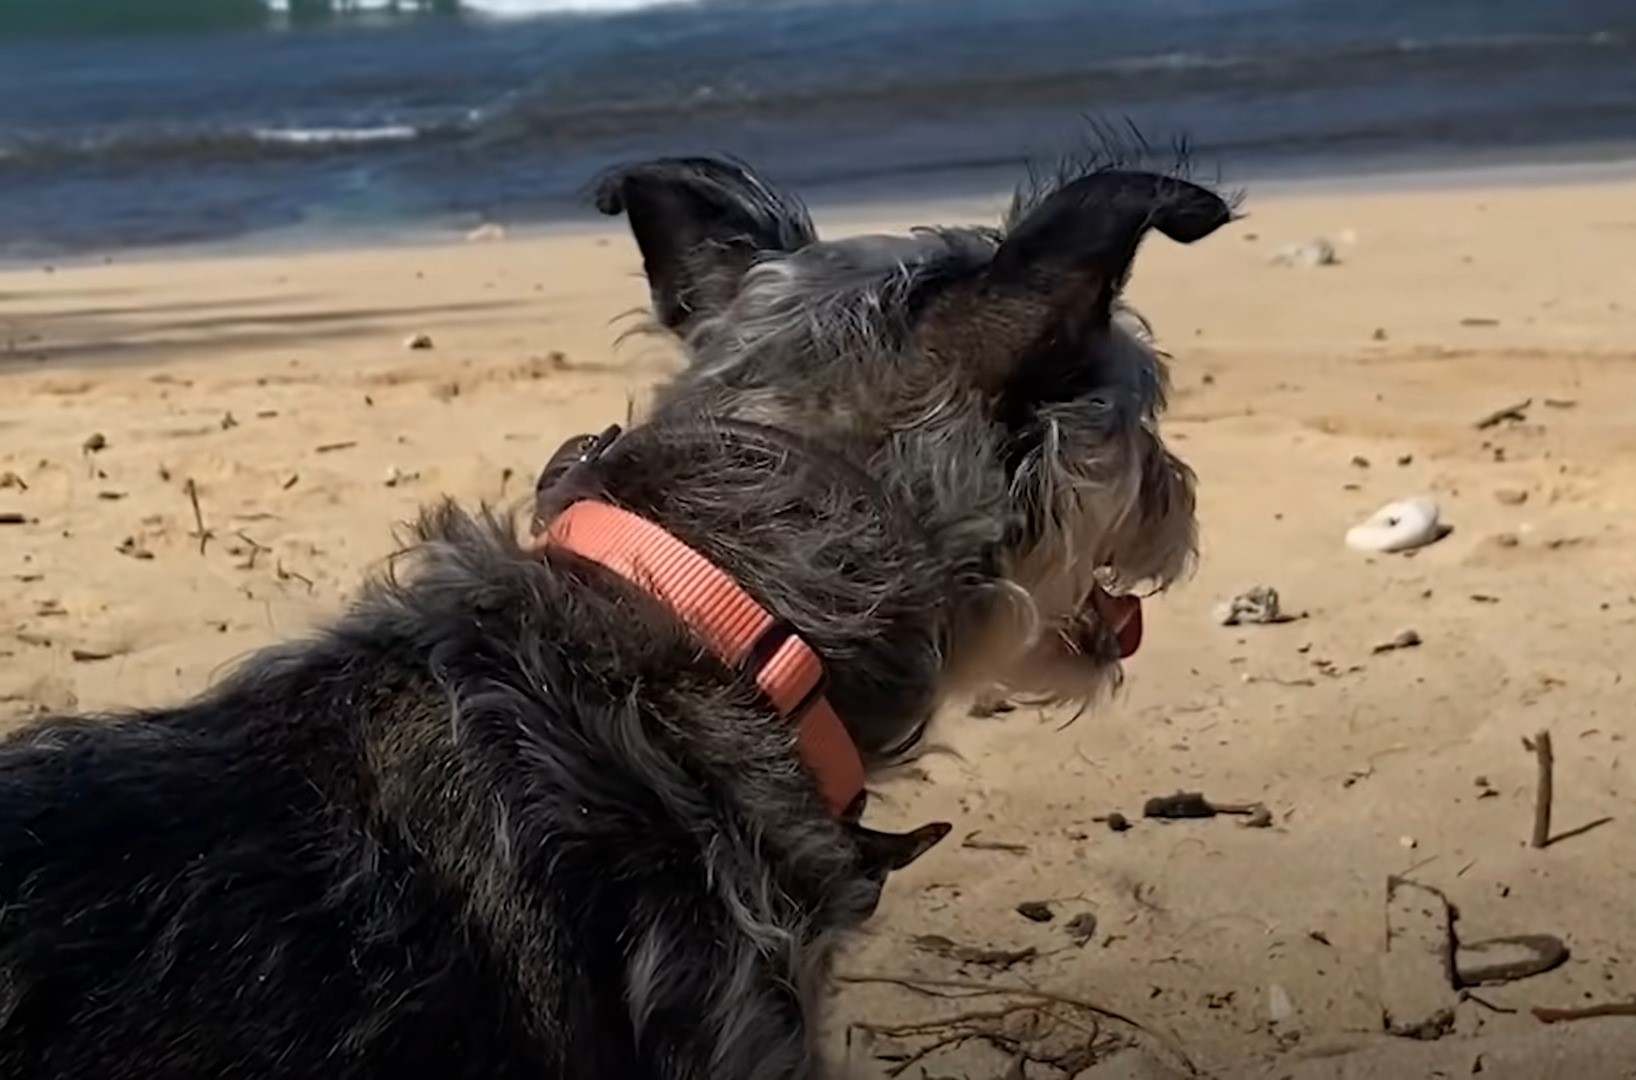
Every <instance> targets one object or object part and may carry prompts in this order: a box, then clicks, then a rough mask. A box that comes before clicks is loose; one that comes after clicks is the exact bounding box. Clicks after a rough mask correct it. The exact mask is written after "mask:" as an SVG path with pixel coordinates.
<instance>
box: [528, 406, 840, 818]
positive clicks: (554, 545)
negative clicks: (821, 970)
mask: <svg viewBox="0 0 1636 1080" xmlns="http://www.w3.org/2000/svg"><path fill="white" fill-rule="evenodd" d="M609 434H611V433H609ZM607 444H608V436H607V435H604V436H603V437H602V438H600V439H598V440H597V441H596V442H595V443H593V444H592V453H594V451H595V448H596V447H598V446H605V445H607ZM592 453H582V454H581V455H580V457H579V459H578V460H577V461H576V462H575V464H576V465H577V466H579V467H584V466H586V465H589V464H591V463H592V462H593V461H594V457H593V456H592ZM535 545H536V547H537V548H538V549H540V550H541V551H545V550H555V551H565V552H570V553H572V554H574V555H578V556H580V557H581V558H584V559H589V560H590V561H592V562H595V563H597V564H599V565H601V566H603V567H604V568H606V569H608V570H611V571H613V572H614V573H616V574H618V575H619V576H620V577H622V578H624V579H625V580H626V581H628V582H629V583H630V584H632V585H634V586H636V587H637V588H640V589H642V590H644V591H645V592H647V593H649V594H650V595H651V596H653V597H654V598H655V599H656V600H658V601H660V602H661V603H663V604H664V605H665V606H666V607H668V608H670V610H671V611H672V612H673V613H674V614H675V615H676V617H677V618H678V619H680V620H681V621H682V623H683V624H684V625H686V626H687V627H688V629H689V630H690V631H691V632H692V633H693V634H694V636H696V637H697V638H698V639H699V640H700V641H701V642H703V643H704V644H705V645H706V646H707V647H708V648H709V649H710V651H711V652H712V653H714V654H715V656H716V657H717V658H718V659H719V660H721V661H722V662H723V663H725V664H727V665H728V666H729V667H732V668H735V669H737V670H739V671H741V672H743V673H744V674H745V675H746V676H748V677H750V678H752V679H754V680H755V682H756V685H757V686H758V687H759V688H760V689H761V691H762V693H763V694H765V695H766V697H767V700H768V701H770V702H772V704H773V706H774V708H776V709H777V710H778V712H779V715H781V716H782V717H784V719H785V720H787V721H788V722H789V723H790V724H791V725H793V726H794V727H795V729H796V733H797V746H798V748H799V750H800V754H801V758H802V760H803V761H804V762H805V763H806V765H807V767H808V768H809V769H810V770H811V771H812V773H813V776H814V778H815V779H816V781H817V783H818V790H819V794H820V795H821V796H822V798H823V800H824V803H825V805H826V806H827V807H828V808H829V811H830V813H831V814H832V815H834V816H835V817H836V818H845V817H846V816H847V814H848V813H849V811H851V810H852V808H853V807H854V806H856V805H858V800H859V799H860V798H861V797H862V796H863V791H864V788H863V775H864V774H863V760H862V759H861V758H860V757H859V756H858V749H857V746H856V745H855V744H854V743H853V742H852V737H851V735H849V734H848V733H847V730H846V727H845V726H844V725H843V724H842V723H841V720H840V718H839V717H838V716H836V714H835V710H834V708H833V706H831V705H830V703H829V701H828V699H827V698H826V697H825V696H824V678H825V672H824V664H823V660H822V659H821V658H820V657H819V656H818V654H817V653H816V652H814V651H813V649H812V647H811V646H810V645H808V644H807V643H806V642H805V641H803V640H802V639H801V636H800V635H799V634H798V633H796V632H795V628H794V627H792V626H791V625H790V624H789V623H787V622H785V621H784V620H782V619H779V618H777V617H775V616H773V615H772V614H770V613H769V612H768V611H767V610H766V609H765V608H763V607H762V606H761V605H760V604H759V603H757V602H756V600H755V598H754V597H752V596H750V595H749V594H748V593H746V592H745V591H744V590H743V589H742V588H740V587H739V585H738V583H737V582H736V581H734V580H733V578H732V575H731V574H728V573H727V572H726V571H724V570H722V569H721V568H720V567H718V566H716V565H715V564H714V563H712V562H710V560H709V559H707V558H705V557H704V556H703V555H700V554H699V553H698V552H697V551H694V550H693V549H692V548H690V547H688V546H687V545H686V544H684V543H683V542H682V541H680V540H678V539H677V538H676V537H675V536H673V535H671V534H670V533H669V532H667V531H666V530H665V529H664V528H662V527H660V526H659V525H656V524H654V523H653V522H651V521H648V520H646V519H645V518H642V517H639V516H637V515H636V514H633V513H630V512H629V511H627V510H621V509H620V508H619V507H617V506H614V505H612V504H610V503H607V502H603V501H601V500H597V499H585V500H581V501H578V502H575V503H573V504H572V505H570V506H568V507H567V509H565V510H563V511H562V512H561V513H559V514H557V515H556V516H555V517H554V518H552V520H551V521H550V522H549V523H547V524H546V526H545V528H544V529H543V530H542V531H541V532H540V533H539V534H538V535H537V536H536V538H535Z"/></svg>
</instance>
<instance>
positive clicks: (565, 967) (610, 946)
mask: <svg viewBox="0 0 1636 1080" xmlns="http://www.w3.org/2000/svg"><path fill="white" fill-rule="evenodd" d="M599 202H600V205H601V206H602V208H603V209H604V210H605V211H606V212H610V213H614V212H623V213H626V214H627V215H628V216H629V217H630V219H631V223H632V227H633V230H634V231H635V233H636V237H637V239H638V241H639V243H640V245H641V247H642V251H643V256H644V261H645V263H646V268H647V272H648V276H649V280H650V282H651V284H652V286H653V292H654V301H655V310H656V312H657V314H658V316H659V318H660V320H661V322H662V323H663V324H664V325H665V326H666V327H667V328H669V329H670V330H671V331H673V332H674V333H676V334H678V335H679V336H680V337H682V339H683V340H684V341H685V342H686V344H687V345H688V347H689V351H690V353H691V356H692V358H693V363H692V365H691V366H690V368H689V369H688V370H687V372H686V373H684V374H683V375H682V376H681V377H680V378H679V379H678V380H676V382H675V383H674V384H672V385H671V386H669V387H667V388H666V389H665V390H664V391H663V392H662V393H661V396H660V400H659V403H658V405H657V406H656V408H655V409H654V412H653V415H652V417H651V418H650V419H649V421H647V422H646V423H644V424H641V425H639V426H637V427H635V428H634V429H633V430H631V431H630V432H628V433H625V434H624V435H623V436H622V437H621V438H620V439H618V440H617V441H616V442H615V443H614V445H613V446H612V447H611V448H610V449H609V450H608V451H607V452H606V453H604V454H603V455H601V457H599V458H598V460H597V461H596V462H595V463H594V467H591V468H587V469H580V470H575V471H574V472H573V474H572V476H571V477H565V478H563V479H562V481H561V482H560V483H555V484H552V485H548V486H547V487H546V489H545V491H544V494H543V496H542V502H543V505H542V507H541V509H542V511H543V516H544V518H545V519H546V520H550V518H551V517H552V515H553V514H554V513H556V511H558V510H560V509H561V508H562V507H564V506H566V505H568V504H569V503H572V502H574V501H575V500H578V499H587V498H589V499H595V500H600V501H602V502H606V503H610V504H613V505H616V506H618V507H622V508H623V509H624V510H627V511H630V512H633V513H635V514H637V515H639V516H641V517H642V518H644V519H646V520H648V521H650V522H653V523H656V524H657V525H659V526H662V527H663V528H664V529H665V530H667V531H668V533H669V534H670V535H672V536H673V537H675V538H676V539H678V540H680V541H681V542H683V543H685V544H686V545H687V546H688V547H690V548H692V549H693V550H694V551H696V552H698V553H699V554H701V555H703V556H705V557H706V558H707V559H709V560H710V562H712V563H714V564H715V565H716V566H719V567H721V568H723V569H724V570H726V571H728V572H729V573H730V574H731V576H732V577H733V579H734V580H736V581H737V582H738V583H739V584H740V585H741V586H742V587H743V588H744V589H745V590H746V591H747V592H749V593H750V594H751V595H752V596H753V597H754V598H755V599H756V600H757V601H758V602H759V603H760V604H761V605H762V606H763V607H764V608H765V609H766V610H767V611H768V612H770V613H772V614H773V615H775V616H776V617H777V618H779V619H781V620H785V621H787V622H788V623H789V624H790V625H791V626H793V627H794V629H795V630H796V631H797V632H798V633H799V635H800V636H801V637H802V638H803V639H804V640H805V641H806V642H807V643H808V644H810V645H811V646H812V648H813V649H814V650H816V652H817V653H818V654H819V655H821V656H822V657H823V659H824V661H825V665H826V670H827V674H828V683H827V686H826V691H825V692H826V695H827V698H828V701H829V702H830V703H831V704H832V705H833V707H834V710H835V712H836V713H837V714H838V715H839V716H840V717H841V718H842V720H843V722H844V724H845V727H846V729H847V731H848V733H849V734H850V737H851V740H852V742H853V743H854V744H855V745H856V748H857V750H858V752H859V754H860V755H861V757H862V759H863V761H864V763H865V764H866V765H868V766H871V767H873V766H877V765H880V764H882V763H885V762H887V761H889V760H891V759H892V758H893V757H894V756H895V755H898V754H900V753H901V752H902V751H903V750H904V749H905V748H907V747H909V746H911V745H912V744H913V743H914V742H915V741H916V740H917V739H918V738H919V735H920V733H921V732H922V731H923V729H924V727H925V725H926V724H927V723H928V722H929V720H930V717H931V716H932V713H933V711H934V710H935V709H936V707H937V705H938V703H939V702H940V700H942V698H943V697H944V696H945V695H946V694H947V693H949V692H950V691H951V690H952V689H955V688H958V687H960V686H968V687H972V688H975V687H977V686H980V685H983V684H985V683H986V682H987V681H988V680H991V679H994V678H1001V679H1004V680H1005V681H1006V682H1007V684H1008V685H1011V686H1013V687H1015V688H1016V689H1019V690H1022V691H1038V692H1042V693H1060V694H1066V695H1069V696H1074V695H1080V694H1084V693H1088V692H1090V691H1091V690H1092V689H1094V688H1096V687H1100V686H1106V685H1108V684H1109V683H1110V682H1111V681H1112V679H1114V678H1116V676H1117V670H1118V659H1119V657H1120V654H1121V652H1122V651H1123V650H1122V648H1121V634H1120V633H1119V629H1120V626H1119V625H1116V623H1119V622H1120V620H1119V619H1118V618H1116V617H1115V615H1114V614H1113V613H1117V612H1119V611H1121V610H1123V611H1125V612H1126V613H1127V616H1128V605H1122V602H1116V601H1114V600H1113V599H1112V598H1111V597H1109V595H1108V594H1107V593H1105V592H1103V591H1102V589H1101V588H1100V586H1099V585H1097V584H1096V583H1097V582H1103V583H1111V582H1117V583H1118V584H1119V585H1121V586H1124V587H1129V586H1131V585H1133V584H1135V583H1137V582H1140V581H1147V582H1152V583H1156V584H1159V585H1163V584H1167V583H1168V582H1170V581H1171V580H1173V579H1174V578H1175V577H1176V576H1177V575H1179V574H1180V573H1181V572H1182V571H1183V570H1184V569H1185V566H1186V563H1187V560H1188V559H1189V557H1190V555H1191V551H1192V539H1193V517H1192V490H1191V477H1190V475H1189V474H1188V473H1187V471H1186V470H1185V468H1184V467H1183V466H1181V465H1180V463H1179V462H1177V461H1175V459H1174V458H1172V457H1171V456H1170V455H1169V454H1168V453H1167V452H1166V451H1165V450H1164V448H1163V446H1162V444H1161V443H1160V442H1159V441H1158V438H1157V434H1156V431H1155V428H1154V419H1155V417H1156V414H1157V412H1158V410H1159V408H1160V407H1161V405H1162V393H1163V371H1162V366H1161V365H1160V363H1159V361H1158V359H1157V357H1156V356H1155V355H1154V354H1153V353H1152V352H1150V351H1149V350H1147V349H1146V348H1145V347H1144V346H1142V345H1141V343H1140V342H1138V341H1137V339H1136V338H1134V337H1132V336H1130V335H1128V334H1126V333H1124V332H1122V331H1120V330H1118V329H1117V328H1116V327H1114V326H1113V324H1112V322H1111V319H1112V314H1113V308H1114V305H1115V303H1116V301H1117V294H1118V290H1119V287H1120V286H1121V284H1122V283H1123V280H1124V276H1125V274H1126V272H1127V270H1128V266H1129V263H1130V261H1131V258H1132V257H1133V256H1134V254H1135V249H1136V244H1137V242H1138V240H1139V239H1140V237H1141V235H1142V234H1143V232H1145V231H1146V229H1147V228H1149V227H1155V228H1158V229H1159V230H1161V231H1163V232H1165V233H1167V234H1168V235H1170V236H1172V237H1173V238H1176V239H1179V240H1183V241H1191V240H1194V239H1197V238H1199V237H1202V236H1204V235H1207V234H1208V233H1209V232H1211V231H1213V230H1214V229H1215V228H1216V227H1218V226H1219V225H1220V224H1222V223H1223V222H1224V221H1226V220H1227V219H1228V217H1229V213H1228V210H1227V207H1226V206H1225V204H1223V203H1222V202H1221V200H1220V199H1218V198H1217V197H1216V196H1214V195H1212V194H1210V193H1208V192H1206V191H1204V190H1203V189H1201V188H1198V187H1195V186H1193V185H1191V184H1187V183H1185V182H1183V181H1179V180H1174V179H1169V178H1164V177H1157V176H1151V175H1147V174H1141V173H1131V172H1119V171H1116V170H1102V171H1091V172H1088V173H1087V174H1086V175H1085V176H1083V177H1081V178H1078V179H1076V180H1073V181H1072V182H1068V183H1065V184H1064V185H1062V186H1061V187H1060V188H1059V189H1057V190H1055V191H1053V192H1047V193H1044V194H1043V196H1042V197H1041V198H1039V199H1036V200H1033V201H1032V202H1030V203H1029V204H1028V205H1025V206H1023V207H1022V208H1021V209H1020V210H1019V212H1018V213H1017V214H1016V215H1015V216H1014V220H1013V221H1012V222H1011V224H1010V226H1009V228H1008V229H1007V230H1006V231H1004V232H1001V231H997V230H965V231H947V232H935V233H921V234H916V235H915V236H913V237H909V238H859V239H856V240H852V241H844V242H840V243H834V244H826V243H822V242H819V241H817V240H816V238H815V236H814V234H813V231H812V227H811V224H810V222H809V221H808V220H807V218H806V215H805V213H804V211H801V210H800V208H799V207H798V206H797V205H796V204H794V203H793V202H791V201H790V200H788V199H786V198H783V197H781V196H777V195H775V194H773V193H772V192H771V191H770V190H769V189H768V188H767V187H766V186H765V185H764V184H763V183H762V182H761V181H759V180H758V179H757V178H756V177H755V176H754V175H753V174H751V173H749V172H748V171H747V170H744V169H742V168H740V167H738V166H736V165H731V164H727V163H722V162H713V161H698V160H690V161H670V162H661V163H655V164H653V165H650V166H642V167H638V168H634V169H631V170H626V171H624V172H622V173H620V174H618V175H617V176H614V177H612V178H611V179H610V180H609V181H608V183H607V184H606V185H604V187H603V189H602V190H601V192H600V193H599ZM757 433H760V434H757ZM418 539H419V542H418V543H417V544H416V545H415V547H414V548H413V549H412V550H411V552H410V553H409V555H408V556H407V559H408V565H406V566H402V567H400V572H399V573H397V574H396V575H394V577H393V578H392V579H391V580H387V581H383V582H382V583H380V584H378V585H377V586H375V587H373V588H372V589H371V590H370V591H369V592H368V593H367V594H366V595H365V596H364V597H363V598H362V599H361V600H360V601H359V603H358V604H357V605H356V607H355V609H354V610H353V612H352V613H351V614H350V615H348V616H347V617H346V618H345V619H343V620H342V621H341V622H340V623H339V624H338V625H337V626H335V627H334V628H333V629H331V630H330V631H328V632H327V633H325V634H324V635H322V636H321V637H319V638H318V639H317V640H315V641H311V642H308V643H305V644H300V645H295V646H291V647H286V648H283V649H279V650H273V651H270V652H267V653H263V654H261V655H259V656H257V657H255V658H253V659H252V660H251V661H250V662H249V664H248V665H247V666H246V667H245V668H244V669H243V670H242V671H241V672H239V673H238V674H237V675H235V676H233V677H232V678H230V679H229V680H227V681H226V682H225V683H224V684H222V685H221V686H220V687H218V688H216V689H215V690H213V691H212V692H210V693H209V694H207V695H206V696H205V697H203V698H201V699H200V700H198V701H196V702H194V703H192V704H190V705H186V706H183V707H180V708H176V709H170V710H163V711H159V712H154V713H148V714H142V715H136V716H121V717H108V718H94V719H55V720H49V721H46V722H43V723H40V724H37V725H35V726H33V727H31V728H30V729H28V730H27V731H24V732H22V733H19V734H18V735H16V736H14V737H13V738H11V739H10V740H8V741H7V742H6V744H5V745H4V746H3V748H0V1077H6V1078H10V1077H18V1078H23V1077H28V1078H30V1080H93V1078H95V1080H104V1078H117V1077H127V1076H128V1077H143V1078H152V1080H167V1078H177V1080H193V1078H205V1077H224V1078H225V1077H233V1078H243V1080H259V1078H268V1080H271V1078H306V1077H318V1076H322V1077H326V1078H332V1080H348V1078H366V1077H367V1078H372V1080H373V1078H385V1077H393V1078H396V1077H401V1076H420V1075H424V1076H436V1077H439V1078H440V1080H457V1078H460V1077H471V1078H473V1080H476V1078H483V1080H503V1078H508V1077H518V1078H523V1077H526V1078H528V1080H539V1078H541V1077H550V1078H554V1080H591V1078H611V1077H619V1078H621V1080H644V1078H652V1080H704V1078H709V1080H751V1078H756V1080H761V1078H765V1080H797V1078H802V1077H816V1076H820V1075H822V1073H823V1070H822V1067H821V1064H820V1062H819V1060H818V1057H817V1055H816V1053H815V1051H814V1048H813V1045H812V1029H813V1024H812V1013H813V1005H814V1002H815V995H816V993H817V991H818V989H819V988H820V987H821V985H822V978H823V975H824V973H825V970H826V966H827V960H828V956H829V952H830V949H831V945H832V942H833V941H834V938H835V935H836V934H837V933H838V932H840V931H843V930H845V929H846V928H848V927H850V926H853V925H856V924H857V923H858V922H859V921H861V920H862V919H863V918H865V917H867V915H868V914H869V913H870V912H871V911H872V910H873V908H874V906H875V903H876V901H877V899H878V896H879V893H880V889H881V885H882V882H883V879H884V876H885V873H886V871H887V870H889V869H891V868H893V867H894V866H896V865H901V864H902V862H903V861H904V856H902V855H901V852H900V853H899V854H894V853H893V851H892V850H891V848H890V845H887V847H886V848H885V849H882V848H880V846H879V845H878V844H877V843H876V841H875V838H874V837H878V835H879V834H874V836H873V837H872V836H871V834H869V833H868V831H867V830H862V829H861V827H860V826H858V825H857V823H856V822H855V821H853V820H851V819H849V818H848V817H847V816H845V815H842V816H839V817H837V816H836V815H834V814H832V813H830V812H829V811H828V810H827V809H826V807H825V805H824V803H823V801H822V800H821V799H820V797H819V794H818V791H817V788H816V786H815V784H814V778H813V776H812V775H811V774H810V773H809V771H808V770H807V769H806V768H804V767H803V765H802V763H801V759H800V758H799V756H798V754H797V750H796V745H795V737H794V733H793V731H792V727H791V724H790V723H789V722H788V721H787V720H785V719H784V718H783V717H782V716H780V715H779V714H778V712H777V711H776V710H775V709H774V708H772V707H771V706H770V705H769V702H768V700H767V699H766V698H765V697H764V696H763V694H762V693H761V692H760V691H759V690H758V688H757V685H756V683H755V681H754V680H753V679H751V678H747V677H746V675H745V674H744V672H742V671H739V670H735V669H734V668H733V667H731V666H730V665H728V664H726V663H724V662H723V661H722V660H721V659H718V658H717V657H715V656H712V655H711V654H710V653H709V652H708V650H705V649H701V647H700V645H699V642H698V639H697V637H696V636H695V635H694V634H693V633H692V632H690V628H689V627H688V625H686V624H685V623H684V622H682V621H681V620H680V619H678V618H677V617H676V615H675V614H674V613H673V612H672V611H671V610H670V609H669V608H667V607H666V606H665V605H664V604H663V603H661V602H660V601H659V600H658V599H656V598H655V597H654V596H653V595H651V594H650V592H649V591H648V590H645V589H644V588H643V587H641V585H640V584H639V583H632V582H630V581H628V580H626V579H624V578H621V577H620V576H618V575H616V574H614V573H612V572H610V571H609V570H607V569H605V568H604V567H602V566H600V565H598V564H597V563H596V562H594V561H592V560H588V559H586V558H582V557H580V556H578V555H575V554H573V553H572V552H568V551H561V550H554V549H552V548H551V547H549V546H547V547H545V549H544V550H543V552H538V551H533V550H530V549H527V548H525V547H523V546H522V545H520V544H519V543H518V542H517V541H516V540H515V538H514V537H513V535H512V532H511V530H510V528H509V526H506V525H503V524H502V523H499V522H496V521H493V520H490V519H488V518H482V517H471V516H468V515H465V514H462V513H461V512H459V511H457V510H455V509H453V508H448V507H445V508H442V509H439V510H436V511H433V512H432V513H430V514H429V515H428V516H427V517H426V518H425V519H423V521H422V522H421V525H420V528H419V538H418ZM1093 601H1094V602H1093ZM1019 640H1021V641H1024V642H1025V643H1027V644H1028V645H1029V647H1028V648H1019V647H1018V646H1017V644H1016V642H1017V641H1019ZM1007 642H1009V644H1006V643H1007ZM912 854H913V853H910V856H909V857H912Z"/></svg>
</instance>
